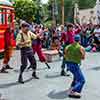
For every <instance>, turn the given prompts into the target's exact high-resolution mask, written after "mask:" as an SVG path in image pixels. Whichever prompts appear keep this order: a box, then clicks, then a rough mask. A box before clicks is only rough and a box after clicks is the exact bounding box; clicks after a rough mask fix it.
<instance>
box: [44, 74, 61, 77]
mask: <svg viewBox="0 0 100 100" xmlns="http://www.w3.org/2000/svg"><path fill="white" fill-rule="evenodd" d="M45 77H46V78H58V77H61V75H60V74H56V75H46V76H45Z"/></svg>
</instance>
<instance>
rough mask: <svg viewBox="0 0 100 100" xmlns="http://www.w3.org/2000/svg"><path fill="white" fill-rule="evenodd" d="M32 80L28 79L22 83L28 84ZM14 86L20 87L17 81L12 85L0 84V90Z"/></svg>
mask: <svg viewBox="0 0 100 100" xmlns="http://www.w3.org/2000/svg"><path fill="white" fill-rule="evenodd" d="M32 79H33V78H29V79H27V80H25V81H24V83H27V82H30V81H31V80H32ZM16 85H20V83H18V81H16V82H12V83H7V84H0V88H1V89H4V88H10V87H12V86H16Z"/></svg>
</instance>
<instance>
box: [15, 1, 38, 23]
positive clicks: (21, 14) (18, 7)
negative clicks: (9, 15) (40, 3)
mask: <svg viewBox="0 0 100 100" xmlns="http://www.w3.org/2000/svg"><path fill="white" fill-rule="evenodd" d="M14 7H15V12H16V17H17V18H19V19H22V20H25V21H28V22H29V21H33V20H34V15H35V14H36V11H37V9H38V7H37V5H36V2H35V1H34V0H16V1H15V4H14Z"/></svg>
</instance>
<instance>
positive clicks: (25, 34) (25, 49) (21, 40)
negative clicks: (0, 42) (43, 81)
mask: <svg viewBox="0 0 100 100" xmlns="http://www.w3.org/2000/svg"><path fill="white" fill-rule="evenodd" d="M37 38H39V35H35V34H34V33H32V32H30V31H29V24H28V23H26V22H22V23H21V31H20V33H19V34H18V35H17V39H16V40H17V45H18V46H19V47H20V51H21V67H20V74H19V78H18V82H19V83H24V81H23V77H22V74H23V72H24V70H25V69H26V67H27V64H28V62H27V59H28V60H29V62H30V64H31V68H32V69H33V73H32V76H33V77H34V78H35V79H39V77H37V75H36V68H37V64H36V60H35V58H34V53H33V49H32V39H37Z"/></svg>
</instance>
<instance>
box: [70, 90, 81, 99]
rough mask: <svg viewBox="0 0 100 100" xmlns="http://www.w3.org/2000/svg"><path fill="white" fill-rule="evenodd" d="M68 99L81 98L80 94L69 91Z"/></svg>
mask: <svg viewBox="0 0 100 100" xmlns="http://www.w3.org/2000/svg"><path fill="white" fill-rule="evenodd" d="M68 96H69V97H71V98H81V94H80V93H78V92H74V91H71V92H70V93H69V94H68Z"/></svg>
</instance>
